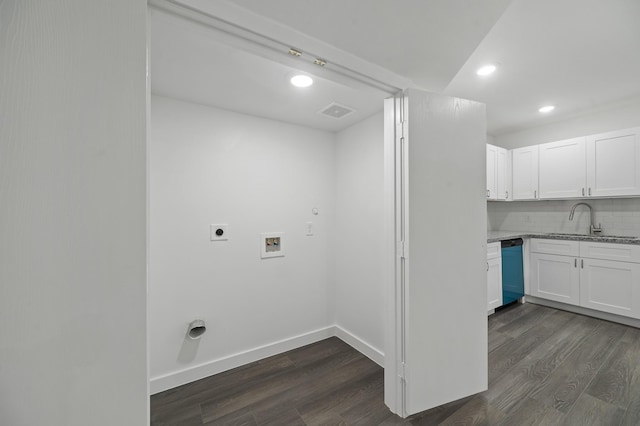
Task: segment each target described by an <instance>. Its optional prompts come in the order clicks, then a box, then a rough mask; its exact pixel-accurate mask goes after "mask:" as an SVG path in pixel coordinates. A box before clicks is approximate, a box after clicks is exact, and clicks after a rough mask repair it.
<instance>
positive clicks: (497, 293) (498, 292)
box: [487, 243, 502, 312]
mask: <svg viewBox="0 0 640 426" xmlns="http://www.w3.org/2000/svg"><path fill="white" fill-rule="evenodd" d="M500 306H502V255H501V253H500V243H491V244H488V245H487V311H488V312H492V311H493V310H494V309H496V308H498V307H500Z"/></svg>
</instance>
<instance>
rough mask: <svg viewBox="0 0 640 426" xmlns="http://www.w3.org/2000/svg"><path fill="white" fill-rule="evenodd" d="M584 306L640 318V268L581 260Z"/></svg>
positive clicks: (594, 260)
mask: <svg viewBox="0 0 640 426" xmlns="http://www.w3.org/2000/svg"><path fill="white" fill-rule="evenodd" d="M579 261H580V266H581V268H580V306H583V307H585V308H591V309H597V310H599V311H604V312H610V313H612V314H618V315H623V316H625V317H632V318H640V264H637V263H627V262H615V261H611V260H598V259H580V260H579Z"/></svg>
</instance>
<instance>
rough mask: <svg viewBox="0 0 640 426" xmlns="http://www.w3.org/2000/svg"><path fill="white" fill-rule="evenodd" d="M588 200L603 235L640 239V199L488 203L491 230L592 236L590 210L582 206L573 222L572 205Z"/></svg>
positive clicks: (577, 210) (489, 227) (488, 222)
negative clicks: (589, 234)
mask: <svg viewBox="0 0 640 426" xmlns="http://www.w3.org/2000/svg"><path fill="white" fill-rule="evenodd" d="M581 201H584V202H586V203H588V204H590V205H591V207H592V208H593V212H594V218H595V223H596V225H597V224H598V223H600V224H602V229H603V235H625V236H630V237H640V198H618V199H594V198H592V199H586V200H558V201H512V202H501V201H488V202H487V228H488V229H489V230H490V231H531V232H564V233H572V234H573V233H579V234H588V233H589V209H587V208H586V207H584V206H579V207H578V208H577V209H576V213H575V217H574V218H573V221H570V220H569V212H570V211H571V206H573V205H574V204H575V203H578V202H581Z"/></svg>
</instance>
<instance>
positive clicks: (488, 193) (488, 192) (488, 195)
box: [487, 189, 491, 198]
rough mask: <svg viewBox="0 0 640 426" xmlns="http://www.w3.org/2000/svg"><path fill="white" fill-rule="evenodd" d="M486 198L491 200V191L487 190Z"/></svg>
mask: <svg viewBox="0 0 640 426" xmlns="http://www.w3.org/2000/svg"><path fill="white" fill-rule="evenodd" d="M487 198H491V190H490V189H487Z"/></svg>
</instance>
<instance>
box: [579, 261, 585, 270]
mask: <svg viewBox="0 0 640 426" xmlns="http://www.w3.org/2000/svg"><path fill="white" fill-rule="evenodd" d="M580 267H581V268H582V269H584V259H580Z"/></svg>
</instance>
